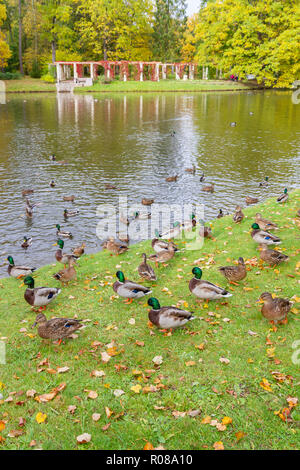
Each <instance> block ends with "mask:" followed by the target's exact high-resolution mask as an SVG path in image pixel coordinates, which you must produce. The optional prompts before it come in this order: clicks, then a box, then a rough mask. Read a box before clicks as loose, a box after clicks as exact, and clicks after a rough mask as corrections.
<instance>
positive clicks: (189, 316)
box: [7, 167, 300, 342]
mask: <svg viewBox="0 0 300 470" xmlns="http://www.w3.org/2000/svg"><path fill="white" fill-rule="evenodd" d="M186 171H187V172H189V173H195V167H193V168H188V169H186ZM170 178H172V179H170ZM170 178H168V180H169V181H176V179H177V177H176V179H175V177H170ZM201 178H205V177H204V174H203V175H202V177H201ZM267 184H268V178H267V177H266V178H265V180H264V181H263V182H262V183H260V186H261V185H267ZM213 187H214V185H213V184H211V185H208V186H207V187H206V189H204V188H203V189H204V190H205V191H209V192H212V191H213ZM208 188H210V189H208ZM211 188H212V189H211ZM32 193H33V190H24V191H23V192H22V195H23V197H26V205H25V211H26V215H27V216H28V217H32V214H33V209H34V207H35V206H36V204H32V203H31V202H30V201H29V199H28V198H27V196H28V195H29V194H32ZM288 197H289V196H288V191H287V189H285V190H284V192H283V194H282V195H280V196H279V197H278V198H277V202H278V203H286V202H287V201H288ZM65 198H67V199H65ZM64 199H65V200H69V201H74V199H75V198H74V196H66V197H64ZM250 199H251V201H250ZM254 199H255V202H257V199H256V198H250V197H247V198H246V203H247V204H252V203H254ZM153 202H154V200H153V199H143V201H142V203H143V204H144V205H151V204H152V203H153ZM299 212H300V211H298V213H297V216H299V215H300V213H299ZM77 214H78V211H77V210H67V209H65V211H64V216H65V218H66V219H67V218H68V217H73V216H75V215H77ZM223 216H224V213H223V211H222V209H220V211H219V214H218V218H220V217H223ZM139 217H141V215H140V214H139V213H138V212H136V213H134V217H133V219H134V220H136V219H138V218H139ZM243 219H244V214H243V211H242V208H241V207H240V206H237V207H236V210H235V213H234V214H233V221H234V222H235V223H237V224H240V223H241V222H242V221H243ZM125 223H126V224H128V223H130V221H128V220H127V219H126V220H125ZM196 226H197V221H196V218H195V215H194V214H191V216H190V220H189V221H187V222H184V223H183V224H180V223H179V222H175V223H174V224H173V227H172V228H170V230H168V231H167V232H165V233H159V232H158V231H156V233H155V238H154V239H153V240H152V242H151V247H152V249H153V251H154V253H152V254H150V255H149V256H148V257H147V255H146V253H143V254H142V263H141V264H140V265H139V266H138V268H137V269H138V274H139V276H140V277H141V278H142V279H143V280H146V281H150V282H155V281H156V280H157V275H156V273H155V271H154V268H153V267H152V266H150V265H149V264H148V262H147V260H149V261H150V262H153V263H155V266H156V267H158V265H159V264H162V265H163V266H165V265H166V263H167V262H168V261H170V260H171V259H172V258H173V257H174V256H175V254H176V253H177V252H179V251H180V250H179V249H178V247H177V245H176V243H175V242H174V240H175V239H176V238H178V237H179V236H180V234H181V231H182V230H197V227H196ZM55 228H56V236H57V242H56V243H55V246H58V248H57V251H56V252H55V259H56V261H58V262H59V263H61V264H63V265H64V269H61V270H60V271H58V272H57V273H55V274H54V275H53V277H54V278H55V279H56V280H58V281H60V282H61V284H62V286H65V285H66V284H68V283H69V282H70V281H72V280H75V279H76V277H77V274H76V269H75V266H77V261H78V259H79V258H80V257H81V256H82V255H83V254H84V252H85V244H84V243H82V244H81V245H80V246H77V247H76V248H74V249H73V250H72V252H71V253H66V252H64V251H63V249H64V241H63V238H65V239H72V233H71V232H69V231H66V230H63V229H62V227H61V226H60V225H59V224H57V225H56V226H55ZM273 230H278V226H277V225H276V224H275V223H273V222H272V221H271V220H268V219H265V218H263V217H262V215H261V214H260V213H257V214H256V215H255V222H254V223H253V224H252V232H251V237H252V239H253V240H254V242H256V243H257V244H258V247H259V250H260V258H261V260H262V261H264V262H266V263H269V265H270V266H276V265H278V264H280V263H282V262H286V261H288V260H289V258H288V256H286V255H285V254H283V253H280V252H279V251H277V250H273V249H270V248H269V247H268V246H269V245H278V244H280V243H281V240H280V238H279V237H277V236H275V235H273V234H271V233H270V231H273ZM199 235H200V236H201V237H203V238H212V236H213V235H212V231H211V228H210V227H207V226H205V225H204V223H203V221H201V224H200V228H199ZM31 241H32V240H31V239H30V238H27V237H24V242H23V244H22V246H23V245H24V248H28V247H29V246H30V244H31ZM126 241H127V240H126ZM103 248H104V249H107V250H108V251H110V252H111V253H112V255H113V254H115V255H121V254H122V253H125V252H126V251H127V250H128V249H129V247H128V245H127V243H126V242H122V241H120V242H119V241H117V240H115V239H114V238H109V239H108V240H107V241H105V242H104V243H103ZM7 260H8V263H9V265H8V274H9V275H10V276H12V277H15V278H18V279H20V278H24V279H23V284H22V285H25V286H26V289H25V292H24V299H25V301H26V302H27V303H28V304H29V305H30V306H31V307H32V308H33V309H39V312H38V314H37V316H36V321H35V323H34V326H35V325H37V327H38V334H39V336H40V337H41V338H44V339H51V340H59V342H61V341H62V340H63V339H64V338H67V337H69V336H71V335H72V334H73V333H74V331H76V330H78V329H79V328H81V327H82V326H83V325H82V323H81V321H82V320H76V319H70V318H52V319H50V320H47V318H46V316H45V315H44V314H43V313H41V311H42V310H44V309H46V306H47V305H48V304H50V302H52V301H53V300H54V299H55V298H56V297H57V296H58V295H59V294H60V292H61V289H60V288H56V287H35V281H34V279H33V277H32V275H33V273H34V271H35V270H36V268H33V267H28V266H22V265H15V263H14V260H13V257H12V256H8V258H7ZM219 272H220V273H221V274H222V275H223V276H224V277H225V278H226V279H227V280H228V281H229V282H230V283H232V284H235V285H238V284H237V283H238V282H240V281H242V280H243V279H245V278H246V276H247V270H246V266H245V262H244V259H243V258H242V257H240V258H239V259H238V263H237V265H233V266H221V267H219ZM192 275H193V277H192V279H191V280H190V281H189V284H188V286H189V290H190V292H191V293H192V294H193V295H194V296H195V297H196V298H197V299H201V300H205V301H210V300H218V299H224V298H229V297H231V296H232V294H231V293H229V292H228V291H227V290H226V289H224V288H222V287H220V286H217V285H216V284H213V283H212V282H210V281H208V280H204V279H202V270H201V268H200V267H194V268H193V269H192ZM116 277H117V281H116V282H115V283H114V284H113V290H114V292H116V293H117V294H118V295H119V296H120V297H123V298H125V299H126V300H125V302H126V304H131V303H132V302H133V300H134V299H139V298H142V297H144V296H146V295H149V294H151V293H152V290H151V288H149V287H146V286H144V285H141V284H138V283H136V282H133V281H131V280H129V279H126V278H125V275H124V273H123V272H122V271H117V273H116ZM260 301H262V302H263V306H262V309H261V313H262V315H263V316H264V317H265V318H266V319H268V320H269V321H271V322H272V323H274V324H276V323H278V322H283V323H285V322H286V321H287V314H288V312H289V310H290V308H291V302H290V301H289V300H288V299H281V298H274V299H273V298H272V295H271V294H270V293H268V292H264V293H262V294H261V296H260ZM148 305H149V306H150V307H151V310H150V311H149V314H148V316H149V320H150V321H151V323H153V324H154V325H156V326H157V327H158V328H161V329H163V330H167V329H173V328H178V327H181V326H184V325H185V324H186V323H187V322H189V321H192V320H194V319H195V318H197V317H196V316H194V315H193V312H189V311H186V310H182V309H179V308H176V307H173V306H163V307H161V306H160V303H159V301H158V299H157V298H155V297H151V298H149V300H148Z"/></svg>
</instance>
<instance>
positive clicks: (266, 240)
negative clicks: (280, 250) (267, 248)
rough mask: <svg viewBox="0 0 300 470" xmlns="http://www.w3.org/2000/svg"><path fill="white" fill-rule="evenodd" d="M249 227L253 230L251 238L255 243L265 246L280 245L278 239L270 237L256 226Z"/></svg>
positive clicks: (273, 236) (269, 234) (270, 235)
mask: <svg viewBox="0 0 300 470" xmlns="http://www.w3.org/2000/svg"><path fill="white" fill-rule="evenodd" d="M251 227H252V228H253V231H252V232H251V237H252V238H253V240H254V241H255V242H256V243H260V244H265V245H279V244H280V243H281V240H280V238H278V237H275V235H272V234H271V233H269V232H265V231H264V230H261V229H260V227H259V225H258V224H256V223H255V224H252V225H251Z"/></svg>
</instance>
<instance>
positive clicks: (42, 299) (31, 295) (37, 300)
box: [22, 276, 61, 308]
mask: <svg viewBox="0 0 300 470" xmlns="http://www.w3.org/2000/svg"><path fill="white" fill-rule="evenodd" d="M24 284H25V285H26V286H28V287H27V289H26V290H25V293H24V299H25V300H26V302H27V303H29V305H31V306H32V307H44V308H46V306H47V305H48V304H49V303H50V302H52V301H53V300H54V299H55V298H56V297H57V296H58V295H59V294H60V293H61V289H57V288H56V287H34V279H33V278H32V277H31V276H26V277H25V279H24V281H23V284H22V285H24Z"/></svg>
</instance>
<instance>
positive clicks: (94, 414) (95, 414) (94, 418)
mask: <svg viewBox="0 0 300 470" xmlns="http://www.w3.org/2000/svg"><path fill="white" fill-rule="evenodd" d="M100 418H101V414H100V413H93V414H92V420H93V421H95V422H97V421H99V419H100Z"/></svg>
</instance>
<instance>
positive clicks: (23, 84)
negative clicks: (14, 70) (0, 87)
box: [5, 77, 56, 93]
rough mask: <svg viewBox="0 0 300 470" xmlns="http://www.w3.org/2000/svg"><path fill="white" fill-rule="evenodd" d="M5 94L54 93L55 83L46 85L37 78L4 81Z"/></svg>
mask: <svg viewBox="0 0 300 470" xmlns="http://www.w3.org/2000/svg"><path fill="white" fill-rule="evenodd" d="M5 86H6V92H7V93H25V92H41V91H47V92H49V91H56V84H55V83H46V82H44V81H43V80H40V79H39V78H30V77H24V78H22V79H20V80H5Z"/></svg>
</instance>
